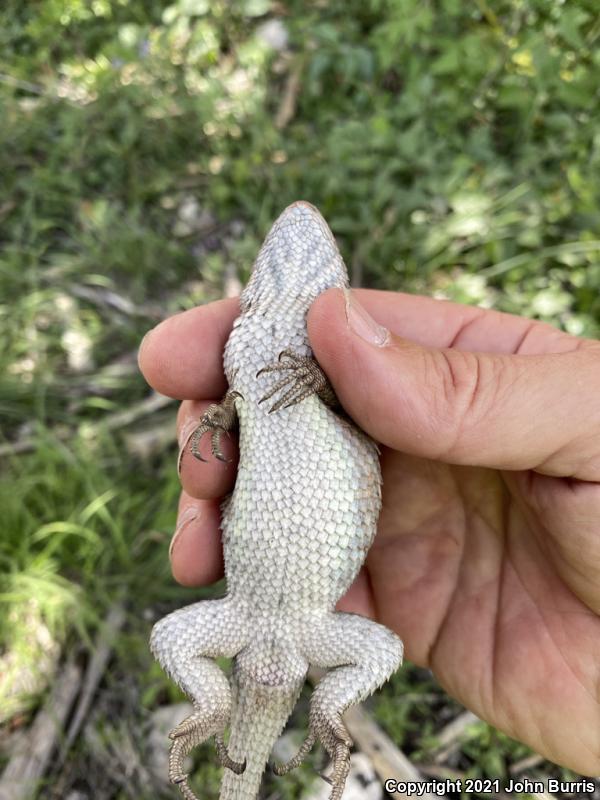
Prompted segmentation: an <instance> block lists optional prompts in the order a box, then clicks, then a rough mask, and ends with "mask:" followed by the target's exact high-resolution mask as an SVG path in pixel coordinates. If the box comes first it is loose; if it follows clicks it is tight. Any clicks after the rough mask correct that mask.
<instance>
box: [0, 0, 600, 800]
mask: <svg viewBox="0 0 600 800" xmlns="http://www.w3.org/2000/svg"><path fill="white" fill-rule="evenodd" d="M599 41H600V15H599V14H598V7H597V2H596V0H570V2H557V0H475V2H472V3H465V2H461V0H344V2H342V0H330V1H329V2H328V1H327V0H316V1H314V2H300V0H288V2H284V1H283V0H281V1H280V2H279V1H278V0H231V1H229V2H227V1H226V0H212V2H209V0H177V2H175V3H172V4H169V3H166V2H160V1H159V0H39V2H36V3H23V2H21V0H4V2H3V3H2V7H1V8H0V103H1V108H2V120H1V124H0V173H1V175H2V182H1V185H0V248H1V249H0V332H1V340H2V348H1V349H0V413H1V415H2V420H3V425H2V435H3V439H2V443H0V448H1V450H0V452H1V454H2V459H3V467H2V471H1V472H0V498H1V503H2V509H3V512H2V522H1V523H0V525H1V527H2V536H1V538H0V608H1V609H2V613H0V646H1V650H0V652H2V653H3V658H4V667H5V669H4V673H3V674H4V677H3V678H0V706H2V707H4V708H5V709H13V713H14V708H23V701H22V699H19V698H20V695H19V691H20V690H19V691H17V689H18V688H19V687H18V686H17V684H18V681H17V680H16V678H15V677H14V676H15V674H16V673H18V672H19V671H21V672H22V670H23V664H24V663H28V667H27V669H33V665H34V664H35V663H36V662H37V661H38V660H39V657H40V651H41V649H43V650H45V651H46V652H52V653H55V657H54V662H52V663H54V665H56V663H58V662H59V660H60V657H61V655H60V654H61V652H62V651H63V649H67V650H68V649H69V647H70V645H69V644H65V643H69V642H72V641H75V640H76V641H77V642H79V643H80V646H81V647H83V648H84V650H85V648H86V647H89V646H90V645H89V641H90V640H89V639H88V637H89V636H90V634H91V633H93V631H94V630H95V627H96V625H97V623H98V620H99V618H100V617H101V616H102V615H103V613H105V611H106V609H107V608H108V606H109V605H110V604H111V603H112V602H114V598H115V597H117V596H119V597H123V596H124V597H126V599H127V609H128V611H129V612H130V621H129V628H128V630H129V631H130V633H129V636H130V637H133V639H132V640H130V644H131V641H135V642H136V644H135V646H133V645H132V646H130V647H128V648H127V649H126V650H127V652H126V653H123V652H122V651H121V650H120V649H119V648H118V655H117V658H116V662H115V664H114V665H113V670H114V673H115V674H116V675H119V674H123V675H125V674H128V673H127V671H129V672H135V673H136V674H138V675H139V686H138V690H139V693H140V698H141V700H140V702H141V708H140V709H138V710H135V709H133V710H132V712H131V713H132V714H135V713H138V714H140V715H143V714H148V713H150V708H151V707H152V706H153V704H155V703H156V702H157V698H159V697H161V696H162V697H163V698H164V697H167V696H169V692H172V689H170V688H169V685H168V683H167V681H166V679H165V678H164V676H162V674H161V673H160V672H159V671H158V670H157V669H156V668H155V666H154V665H152V663H151V661H150V659H149V657H148V654H147V651H146V648H145V637H146V636H147V633H148V630H149V626H150V623H151V621H152V619H153V618H155V617H156V616H158V615H160V613H162V612H163V611H164V610H165V609H167V608H170V607H171V604H173V603H177V604H179V605H180V604H182V602H184V600H186V599H189V598H191V597H194V598H195V597H197V596H198V592H191V591H190V590H184V589H181V588H177V587H175V586H174V585H173V583H172V581H171V579H170V577H169V570H168V563H167V558H166V551H167V545H168V539H169V535H170V531H171V529H172V525H173V521H174V513H175V505H176V497H177V481H176V478H175V474H174V472H175V471H174V469H173V467H172V459H173V449H172V446H171V447H170V448H168V447H167V446H166V442H170V438H169V437H170V436H171V433H170V431H169V432H168V433H166V434H165V433H164V431H165V430H166V428H165V426H168V425H169V424H170V422H171V418H172V414H173V409H172V407H169V408H164V409H161V408H155V407H154V406H152V407H150V408H149V407H147V406H145V405H144V398H145V397H146V396H147V392H148V390H147V387H146V386H145V384H144V382H143V380H142V379H141V377H139V376H138V375H137V373H136V370H135V353H136V349H137V345H138V343H139V340H140V339H141V336H142V335H143V333H144V332H145V331H146V330H147V329H148V328H149V327H151V326H152V325H154V324H156V322H158V321H159V320H160V319H161V317H162V316H164V315H166V314H169V313H173V312H175V311H177V310H178V309H181V308H186V307H189V306H191V305H194V304H197V303H201V302H206V301H209V300H211V299H214V298H216V297H218V296H220V295H222V293H223V291H224V286H225V285H226V284H227V281H231V280H233V281H234V284H235V281H236V280H238V279H239V280H241V281H242V282H243V281H244V280H245V279H246V277H247V275H248V272H249V269H250V267H251V263H252V259H253V257H254V255H255V253H256V251H257V248H258V246H259V244H260V241H261V239H262V237H263V235H264V234H265V232H266V230H267V228H268V226H269V224H270V223H271V222H272V221H273V219H274V218H275V217H276V216H277V214H278V213H279V212H280V211H281V210H282V209H283V208H284V206H285V205H286V204H288V203H289V202H292V201H294V200H296V199H299V198H303V199H307V200H310V201H312V202H313V203H315V204H316V205H318V206H319V208H320V209H321V210H322V212H323V213H324V215H325V216H326V218H327V219H328V221H329V222H330V225H331V227H332V228H333V230H334V232H335V234H336V236H337V238H338V241H339V244H340V247H341V249H342V252H343V254H344V256H345V258H346V261H347V263H348V264H349V267H350V270H351V273H352V279H353V282H354V283H355V284H358V283H360V284H364V285H369V286H376V287H382V288H387V289H394V290H407V291H417V292H427V293H430V294H434V295H435V296H438V297H448V298H451V299H456V300H459V301H462V302H468V303H477V304H480V305H483V306H495V307H497V308H500V309H503V310H508V311H512V312H516V313H520V314H526V315H529V316H534V317H537V318H541V319H545V320H548V321H550V322H552V323H554V324H557V325H559V326H561V327H563V328H564V329H566V330H568V331H570V332H572V333H575V334H583V335H590V336H595V335H597V333H598V329H599V322H600V299H599V294H598V286H599V285H600V217H599V211H600V110H599V103H598V86H599V85H600V80H599V78H600V47H599V46H598V45H599ZM132 409H133V412H132ZM151 412H152V413H151ZM140 420H141V422H142V430H141V432H140V429H139V422H140ZM161 425H162V428H161V427H160V426H161ZM157 430H158V431H159V434H156V431H157ZM161 430H162V431H163V433H160V431H161ZM144 431H146V434H147V436H146V438H144V437H143V433H144ZM148 431H149V432H148ZM153 437H154V438H153ZM157 441H158V443H159V444H160V443H165V447H164V448H161V447H160V446H157ZM148 442H150V444H148ZM24 621H26V624H25V622H24ZM32 630H34V631H38V633H39V632H40V631H43V635H42V634H39V635H38V634H37V633H36V634H35V635H32V633H31V631H32ZM40 637H41V638H40ZM70 637H71V638H70ZM136 637H137V638H136ZM41 640H42V641H43V642H45V644H44V646H43V647H42V645H41V644H40V641H41ZM49 641H51V642H52V647H50V646H49V644H48V642H49ZM7 665H8V666H10V669H8V667H7ZM54 668H55V666H54ZM52 669H53V667H52V665H50V666H48V663H47V662H44V670H45V673H46V682H45V683H44V681H41V683H37V684H36V683H35V681H34V685H36V686H39V691H43V689H44V686H45V685H46V684H47V683H48V681H49V680H51V677H52V674H53V672H52ZM11 670H12V671H11ZM0 672H2V670H1V669H0ZM415 674H416V673H415ZM11 676H12V677H11ZM417 678H418V676H417ZM413 679H415V677H414V675H413V676H412V678H411V677H410V676H409V677H408V678H406V680H409V681H410V680H413ZM400 680H401V682H402V681H404V680H405V678H402V679H400ZM423 680H429V678H423ZM417 683H418V679H417ZM16 686H17V688H15V687H16ZM21 688H22V687H21ZM397 688H398V687H397ZM399 688H402V687H400V686H399ZM404 688H405V687H404ZM392 691H393V687H392ZM161 693H162V694H161ZM417 694H418V692H417ZM17 695H18V697H17ZM414 695H415V692H414V691H413V696H414ZM386 697H387V700H386V702H387V705H386V707H385V710H382V708H380V711H379V715H380V717H381V718H382V719H384V721H385V724H386V726H387V728H388V730H389V731H390V732H392V734H393V735H394V736H395V737H396V739H397V741H404V740H405V738H406V731H410V730H411V726H410V724H408V723H407V719H408V717H409V716H410V712H411V709H413V710H414V708H413V706H410V704H409V706H406V705H404V706H402V710H400V705H401V703H402V701H400V700H398V703H400V705H398V704H397V705H396V706H394V704H393V703H392V701H391V699H390V697H389V692H388V695H386ZM436 702H438V705H439V698H438V701H436ZM3 704H4V705H3ZM133 705H134V706H135V704H133ZM132 708H133V707H132ZM394 708H396V711H397V713H396V712H395V711H394ZM415 708H416V706H415ZM390 709H391V710H390ZM417 712H418V713H417ZM417 712H415V713H417V716H418V719H419V720H420V723H419V727H420V729H422V730H423V731H424V733H423V735H422V736H421V739H419V734H418V732H414V731H413V733H411V734H410V736H409V739H410V738H411V737H412V740H411V741H412V748H413V749H414V750H415V751H419V752H422V751H423V750H424V749H425V750H426V749H427V741H429V738H430V737H431V735H432V727H431V725H430V726H427V725H424V726H421V722H422V721H423V719H424V716H425V717H426V716H427V715H426V714H425V715H424V712H423V710H422V708H421V706H419V709H418V710H417ZM432 713H433V712H432ZM423 715H424V716H423ZM8 716H10V714H9V713H8V712H7V713H6V714H5V715H4V718H7V717H8ZM431 718H432V719H433V720H434V723H433V728H434V729H435V718H434V717H431ZM405 723H406V724H405ZM104 724H106V725H110V722H109V721H108V720H104ZM132 724H133V723H132ZM407 726H408V727H407ZM414 727H415V726H414V724H413V729H414ZM486 736H487V738H486V739H485V742H486V744H485V745H484V744H481V742H483V741H484V740H483V739H482V738H481V737H480V738H479V739H478V738H477V736H475V739H473V737H471V739H470V740H469V741H470V744H469V747H470V748H471V751H469V752H470V753H471V755H469V754H468V753H467V755H465V758H470V759H471V760H470V762H469V763H470V765H471V766H470V769H471V771H472V772H473V774H498V773H500V772H502V770H503V769H505V766H506V759H507V758H509V756H510V752H511V746H512V745H509V744H506V742H504V739H502V738H501V737H500V738H498V737H497V738H496V739H494V737H493V736H492V737H491V739H490V736H489V734H486ZM428 737H429V738H428ZM474 741H475V744H473V742H474ZM489 741H492V745H493V746H492V755H491V756H490V755H489V747H488V745H489ZM477 742H480V744H481V747H482V748H484V750H485V752H486V753H487V756H486V758H484V759H479V758H478V757H477V756H474V755H472V753H473V752H475V751H477V746H478V745H477ZM490 746H491V745H490ZM515 746H516V745H515ZM486 748H487V749H486ZM498 748H499V749H498ZM503 748H504V749H503ZM83 749H84V751H85V748H83ZM519 752H520V751H519ZM507 754H508V755H507ZM84 756H85V752H84ZM82 757H83V756H82ZM87 757H88V758H89V755H88V756H87ZM486 759H487V760H486ZM484 764H494V767H493V769H492V768H487V767H485V766H483V765H484ZM503 765H504V766H503ZM290 780H292V779H290ZM213 783H214V781H213ZM290 785H291V786H292V787H293V786H294V784H290ZM124 791H126V790H124ZM286 791H287V790H286ZM289 791H290V794H289V796H290V797H292V796H295V794H294V791H295V790H294V789H293V788H292V789H290V790H289ZM142 795H143V793H142V792H141V790H140V789H139V787H138V788H137V789H136V790H134V791H133V794H132V795H129V794H115V795H114V796H115V797H117V796H119V797H129V796H135V797H140V796H142ZM111 796H112V795H111ZM211 796H212V795H211ZM286 796H288V795H286Z"/></svg>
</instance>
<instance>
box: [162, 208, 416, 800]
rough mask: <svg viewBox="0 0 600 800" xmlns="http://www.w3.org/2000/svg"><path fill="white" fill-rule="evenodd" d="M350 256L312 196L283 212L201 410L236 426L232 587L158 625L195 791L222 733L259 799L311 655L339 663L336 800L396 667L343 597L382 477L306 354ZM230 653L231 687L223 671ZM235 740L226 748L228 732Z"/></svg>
mask: <svg viewBox="0 0 600 800" xmlns="http://www.w3.org/2000/svg"><path fill="white" fill-rule="evenodd" d="M347 285H348V277H347V272H346V268H345V266H344V262H343V260H342V258H341V256H340V254H339V252H338V249H337V247H336V244H335V241H334V239H333V236H332V234H331V231H330V230H329V228H328V226H327V224H326V222H325V220H324V219H323V218H322V216H321V215H320V214H319V212H318V211H317V210H316V209H315V208H314V207H313V206H311V205H310V204H308V203H304V202H298V203H294V204H293V205H291V206H289V207H288V208H287V209H286V210H285V211H284V212H283V214H282V215H281V216H280V217H279V219H278V220H277V221H276V222H275V224H274V225H273V227H272V229H271V231H270V233H269V235H268V236H267V238H266V240H265V242H264V244H263V246H262V248H261V250H260V253H259V255H258V257H257V259H256V262H255V264H254V269H253V273H252V276H251V279H250V281H249V282H248V285H247V287H246V288H245V290H244V292H243V294H242V296H241V315H240V316H239V317H238V319H237V320H236V321H235V323H234V327H233V331H232V333H231V335H230V337H229V340H228V342H227V346H226V349H225V355H224V365H225V373H226V376H227V379H228V381H229V387H230V388H229V391H228V393H227V395H226V397H225V399H224V401H223V403H221V404H220V405H215V406H212V407H210V408H209V409H208V411H207V412H206V414H205V415H204V417H203V418H202V420H201V421H200V426H199V428H198V431H197V432H196V435H195V440H194V441H193V444H192V451H193V452H194V453H195V454H196V455H199V453H198V449H197V448H198V441H199V439H200V437H201V436H202V435H203V434H204V433H208V432H210V433H211V434H212V437H213V453H214V454H215V455H217V457H218V456H219V455H220V448H219V436H220V433H221V432H222V431H223V430H228V429H230V428H232V427H233V426H234V425H238V427H239V439H240V462H239V469H238V475H237V480H236V484H235V489H234V491H233V493H232V495H231V496H230V497H229V498H227V500H226V501H225V502H224V503H223V522H222V530H223V548H224V557H225V574H226V579H227V595H226V597H224V598H223V599H220V600H207V601H202V602H199V603H195V604H194V605H191V606H188V607H187V608H183V609H181V610H179V611H175V612H174V613H172V614H170V615H169V616H167V617H165V618H164V619H162V620H160V621H159V622H158V623H157V624H156V625H155V627H154V629H153V632H152V639H151V647H152V651H153V653H154V654H155V656H156V658H157V659H158V661H159V662H160V663H161V665H162V666H163V668H164V669H165V670H166V671H167V672H168V673H169V674H170V676H171V677H172V678H173V679H174V680H175V681H176V683H177V684H178V685H179V686H180V687H181V688H182V689H183V690H184V691H185V692H186V693H187V694H188V695H189V697H190V698H191V700H192V702H193V704H194V712H193V714H192V715H191V716H190V717H188V719H186V720H184V721H183V722H182V723H181V724H180V725H179V726H178V727H177V728H176V729H175V730H174V731H173V732H172V733H171V738H172V739H173V745H172V748H171V758H170V778H171V780H172V781H173V782H174V783H176V784H178V786H179V788H180V789H181V791H182V793H183V795H184V797H186V798H187V800H194V798H195V795H194V794H193V792H192V790H191V788H190V787H189V785H188V780H187V775H185V773H184V772H183V759H184V757H185V755H186V754H187V753H188V752H189V751H190V750H191V749H192V748H193V747H194V746H195V745H196V744H199V743H200V742H202V741H204V740H205V739H207V738H208V737H209V736H212V735H214V736H215V739H216V743H217V751H218V755H219V758H220V760H221V763H222V764H223V766H224V767H225V769H224V777H223V782H222V786H221V794H220V800H254V798H256V796H257V793H258V789H259V786H260V781H261V776H262V773H263V771H264V769H265V766H266V763H267V761H268V758H269V755H270V753H271V749H272V747H273V744H274V742H275V740H276V738H277V737H278V736H279V734H280V733H281V731H282V730H283V727H284V725H285V723H286V721H287V718H288V716H289V715H290V713H291V711H292V709H293V707H294V704H295V702H296V700H297V698H298V695H299V693H300V691H301V688H302V686H303V683H304V680H305V677H306V673H307V671H308V667H309V665H315V666H319V667H323V668H326V669H329V670H330V671H329V672H328V673H327V674H326V675H325V677H324V678H323V679H322V680H321V681H320V683H319V684H318V685H317V687H316V688H315V690H314V692H313V695H312V699H311V709H310V722H309V725H310V730H309V733H308V737H307V740H306V742H305V744H304V745H303V746H302V748H301V750H300V752H299V753H298V755H297V756H296V757H295V758H294V759H292V761H291V762H289V763H288V764H287V765H283V766H279V767H274V769H275V771H276V772H278V773H280V774H282V773H283V772H286V771H288V770H289V769H291V768H293V767H295V766H297V765H298V764H299V763H300V761H301V760H302V758H303V757H304V755H306V753H307V752H308V750H309V749H310V748H311V747H312V745H313V744H314V743H315V741H320V742H321V743H322V744H323V746H324V747H325V749H326V750H327V752H328V754H329V755H330V757H331V759H332V762H333V772H332V777H331V781H332V792H331V800H339V798H340V797H341V794H342V791H343V787H344V783H345V780H346V776H347V773H348V766H349V757H350V747H351V744H352V742H351V740H350V737H349V735H348V733H347V731H346V729H345V727H344V725H343V722H342V719H341V715H342V713H343V712H344V711H345V710H346V709H347V708H348V707H349V706H350V705H353V704H354V703H357V702H359V701H360V700H362V699H364V698H365V697H367V696H368V695H369V694H371V693H372V692H373V691H374V690H375V689H376V688H377V687H378V686H380V685H381V684H382V683H383V682H384V681H385V680H387V679H388V677H389V676H390V675H391V674H392V672H394V671H395V670H396V668H397V667H398V666H399V665H400V663H401V661H402V643H401V641H400V639H399V638H398V637H397V636H396V635H395V634H393V633H392V632H391V631H389V630H388V629H387V628H384V627H383V626H381V625H378V624H377V623H375V622H372V621H371V620H368V619H366V618H364V617H361V616H358V615H355V614H346V613H341V612H336V611H335V610H334V609H335V604H336V603H337V601H338V600H339V598H340V597H341V596H342V595H343V594H344V593H345V591H346V590H347V589H348V587H349V586H350V584H351V583H352V581H353V580H354V578H355V577H356V575H357V573H358V571H359V569H360V567H361V565H362V563H363V561H364V559H365V556H366V553H367V551H368V549H369V547H370V545H371V542H372V540H373V537H374V535H375V530H376V524H377V518H378V515H379V510H380V506H381V489H380V487H381V473H380V468H379V460H378V453H377V448H376V446H375V444H374V443H373V442H372V441H371V440H370V439H369V438H368V437H367V436H366V434H364V433H363V432H362V431H360V430H359V429H358V428H356V427H355V426H354V425H353V424H352V423H351V422H350V421H349V420H347V419H346V418H344V417H342V416H340V415H339V414H338V413H336V411H335V410H334V409H333V408H332V406H333V405H334V403H335V397H334V395H333V393H332V391H331V388H330V386H329V384H328V383H327V381H326V379H325V377H324V375H323V373H322V371H321V370H320V368H319V367H318V365H317V364H316V362H315V361H314V360H313V359H312V352H311V349H310V347H309V342H308V335H307V330H306V315H307V312H308V309H309V307H310V305H311V303H312V302H313V300H315V298H316V297H317V296H318V295H319V294H321V292H323V291H325V290H326V289H328V288H331V287H338V288H345V287H347ZM219 656H224V657H230V658H233V659H234V662H233V663H234V666H233V675H232V678H231V681H230V680H229V679H228V678H227V676H226V675H225V674H224V673H223V672H222V671H221V669H220V668H219V667H218V666H217V665H216V663H215V661H214V659H215V658H216V657H219ZM227 729H229V730H230V738H229V741H228V743H227V745H225V742H224V734H225V731H226V730H227Z"/></svg>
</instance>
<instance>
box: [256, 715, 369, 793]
mask: <svg viewBox="0 0 600 800" xmlns="http://www.w3.org/2000/svg"><path fill="white" fill-rule="evenodd" d="M311 716H313V720H311V730H310V733H309V734H308V736H307V737H306V739H305V741H304V743H303V744H302V746H301V747H300V749H299V750H298V752H297V753H296V755H295V756H294V757H293V758H291V759H290V760H289V761H286V762H285V763H284V764H272V765H271V769H272V770H273V772H274V773H275V775H285V774H287V773H288V772H290V771H291V770H293V769H295V768H296V767H298V766H300V764H301V763H302V761H304V759H305V757H306V756H307V755H308V753H309V752H310V751H311V749H312V747H313V745H314V744H315V742H316V741H317V740H319V741H320V742H321V743H322V744H323V747H324V748H325V750H327V752H328V753H329V755H330V756H331V759H332V762H333V772H332V773H331V775H321V777H322V778H323V780H324V781H327V783H329V784H330V785H331V786H332V790H331V794H330V796H329V800H340V798H341V796H342V793H343V791H344V785H345V783H346V778H347V777H348V771H349V769H350V748H351V747H352V745H353V741H352V739H351V738H350V734H349V733H348V731H347V730H346V727H345V725H344V723H343V722H342V720H341V717H338V718H337V719H333V720H330V719H327V718H326V717H324V716H321V715H320V714H319V713H318V712H317V713H315V714H314V715H312V714H311Z"/></svg>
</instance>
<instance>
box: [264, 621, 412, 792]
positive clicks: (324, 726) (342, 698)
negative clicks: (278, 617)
mask: <svg viewBox="0 0 600 800" xmlns="http://www.w3.org/2000/svg"><path fill="white" fill-rule="evenodd" d="M301 650H302V653H303V655H304V656H305V657H306V658H307V659H308V661H309V662H310V663H311V664H313V665H315V666H319V667H325V668H329V669H331V670H332V671H331V672H329V673H328V674H327V675H326V676H325V677H324V678H323V679H322V680H321V681H320V682H319V684H318V685H317V687H316V688H315V690H314V692H313V695H312V698H311V703H310V718H309V719H310V721H309V734H308V737H307V739H306V741H305V742H304V744H303V745H302V747H301V748H300V750H299V752H298V753H297V755H296V756H294V758H292V759H291V760H290V761H288V762H287V763H286V764H279V765H274V766H273V771H274V772H275V773H276V774H277V775H283V774H285V773H287V772H289V771H290V770H292V769H294V768H295V767H297V766H299V764H300V763H301V762H302V760H303V759H304V757H305V756H306V755H307V754H308V752H309V751H310V749H311V748H312V746H313V745H314V743H315V742H316V741H320V742H321V743H322V744H323V746H324V748H325V749H326V751H327V752H328V754H329V756H330V757H331V759H332V766H333V772H332V774H331V777H328V778H326V780H327V781H329V782H330V783H331V784H332V787H333V788H332V791H331V795H330V800H340V798H341V796H342V792H343V791H344V784H345V782H346V777H347V775H348V770H349V767H350V748H351V747H352V739H351V738H350V734H349V733H348V731H347V730H346V726H345V725H344V723H343V721H342V714H343V713H344V711H345V710H346V709H347V708H349V707H350V706H352V705H354V704H355V703H359V702H361V701H362V700H364V699H365V698H366V697H368V696H369V695H370V694H372V692H374V691H375V689H377V688H379V686H381V684H382V683H384V682H385V681H386V680H387V679H388V678H389V677H390V675H391V674H392V673H393V672H395V670H396V669H397V668H398V667H399V666H400V664H401V663H402V653H403V647H402V642H401V640H400V639H399V638H398V636H396V635H395V634H394V633H392V632H391V631H390V630H388V629H387V628H385V627H384V626H383V625H379V624H378V623H376V622H373V621H372V620H370V619H366V618H365V617H361V616H358V615H357V614H344V613H341V612H337V613H335V612H334V613H330V614H327V615H325V616H324V617H323V618H321V620H320V621H317V622H315V623H314V624H312V625H311V626H310V627H307V628H306V630H305V633H304V636H303V640H302V642H301Z"/></svg>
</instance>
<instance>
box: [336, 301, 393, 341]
mask: <svg viewBox="0 0 600 800" xmlns="http://www.w3.org/2000/svg"><path fill="white" fill-rule="evenodd" d="M344 298H345V301H346V321H347V322H348V327H349V328H350V330H351V331H352V332H353V333H355V334H356V335H357V336H360V338H361V339H363V340H364V341H365V342H368V343H369V344H374V345H376V347H385V346H386V345H387V344H389V342H390V332H389V331H388V329H387V328H384V327H383V325H380V324H379V323H378V322H375V320H374V319H373V317H371V316H370V314H368V313H367V311H366V310H365V309H364V308H363V306H361V304H360V303H359V302H358V300H357V299H356V296H355V295H354V293H353V292H352V291H351V290H350V289H344Z"/></svg>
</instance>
